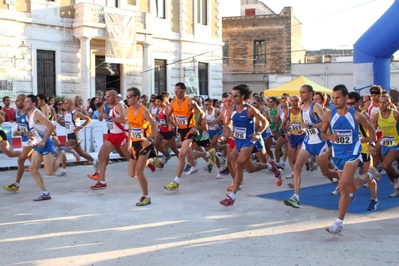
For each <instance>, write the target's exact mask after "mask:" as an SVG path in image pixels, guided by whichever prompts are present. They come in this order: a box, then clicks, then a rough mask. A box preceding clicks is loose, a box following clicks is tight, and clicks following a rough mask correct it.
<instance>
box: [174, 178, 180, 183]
mask: <svg viewBox="0 0 399 266" xmlns="http://www.w3.org/2000/svg"><path fill="white" fill-rule="evenodd" d="M175 182H176V183H177V184H179V182H180V177H177V176H176V177H175Z"/></svg>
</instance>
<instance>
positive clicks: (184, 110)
mask: <svg viewBox="0 0 399 266" xmlns="http://www.w3.org/2000/svg"><path fill="white" fill-rule="evenodd" d="M189 101H190V98H189V97H186V98H185V99H184V102H183V104H182V105H179V100H178V99H177V98H176V99H175V100H174V102H173V113H174V115H175V119H176V123H177V127H178V128H180V129H187V128H192V127H193V126H194V125H195V119H194V117H193V116H194V113H193V111H191V110H189V109H188V102H189Z"/></svg>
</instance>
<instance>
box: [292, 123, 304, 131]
mask: <svg viewBox="0 0 399 266" xmlns="http://www.w3.org/2000/svg"><path fill="white" fill-rule="evenodd" d="M301 129H302V127H301V124H300V123H292V124H291V130H292V131H299V130H301Z"/></svg>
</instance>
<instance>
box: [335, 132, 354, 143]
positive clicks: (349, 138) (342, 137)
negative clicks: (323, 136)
mask: <svg viewBox="0 0 399 266" xmlns="http://www.w3.org/2000/svg"><path fill="white" fill-rule="evenodd" d="M335 132H337V140H336V141H335V144H352V143H353V135H352V130H350V129H340V130H337V131H335Z"/></svg>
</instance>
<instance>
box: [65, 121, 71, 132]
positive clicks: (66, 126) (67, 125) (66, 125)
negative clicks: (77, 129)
mask: <svg viewBox="0 0 399 266" xmlns="http://www.w3.org/2000/svg"><path fill="white" fill-rule="evenodd" d="M65 128H66V129H68V130H70V129H71V123H69V122H65Z"/></svg>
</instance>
